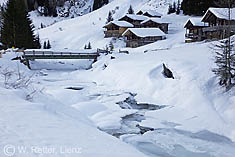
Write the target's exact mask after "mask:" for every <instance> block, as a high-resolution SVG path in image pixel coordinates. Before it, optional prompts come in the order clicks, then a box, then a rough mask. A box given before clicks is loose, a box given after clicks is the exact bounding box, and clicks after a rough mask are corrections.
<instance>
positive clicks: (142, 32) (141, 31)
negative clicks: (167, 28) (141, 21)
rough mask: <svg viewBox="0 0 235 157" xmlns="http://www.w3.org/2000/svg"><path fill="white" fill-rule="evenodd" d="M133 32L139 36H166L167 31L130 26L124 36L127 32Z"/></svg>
mask: <svg viewBox="0 0 235 157" xmlns="http://www.w3.org/2000/svg"><path fill="white" fill-rule="evenodd" d="M129 31H130V32H132V33H133V34H135V35H136V36H137V37H143V38H144V37H158V36H165V33H164V32H163V31H161V30H160V29H159V28H128V29H127V30H126V31H125V32H124V33H123V36H125V34H126V33H127V32H129Z"/></svg>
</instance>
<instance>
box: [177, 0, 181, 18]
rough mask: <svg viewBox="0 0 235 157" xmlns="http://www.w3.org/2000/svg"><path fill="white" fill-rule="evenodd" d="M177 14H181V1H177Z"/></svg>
mask: <svg viewBox="0 0 235 157" xmlns="http://www.w3.org/2000/svg"><path fill="white" fill-rule="evenodd" d="M176 14H177V15H179V14H180V1H179V0H178V1H177V8H176Z"/></svg>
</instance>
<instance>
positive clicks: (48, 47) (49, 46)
mask: <svg viewBox="0 0 235 157" xmlns="http://www.w3.org/2000/svg"><path fill="white" fill-rule="evenodd" d="M50 48H51V44H50V41H49V40H48V41H47V49H50Z"/></svg>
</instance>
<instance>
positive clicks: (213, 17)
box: [202, 8, 235, 39]
mask: <svg viewBox="0 0 235 157" xmlns="http://www.w3.org/2000/svg"><path fill="white" fill-rule="evenodd" d="M230 17H231V18H230V20H229V9H228V8H209V9H208V10H207V11H206V13H205V15H204V16H203V17H202V22H204V23H208V26H209V27H206V28H203V29H202V31H203V34H204V36H205V37H206V38H207V39H224V38H226V37H228V36H229V35H233V34H234V32H235V8H232V9H231V14H230ZM229 28H230V29H231V32H229Z"/></svg>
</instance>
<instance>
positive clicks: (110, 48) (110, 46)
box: [109, 41, 114, 51]
mask: <svg viewBox="0 0 235 157" xmlns="http://www.w3.org/2000/svg"><path fill="white" fill-rule="evenodd" d="M113 49H114V45H113V42H112V41H110V43H109V50H110V51H113Z"/></svg>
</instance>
